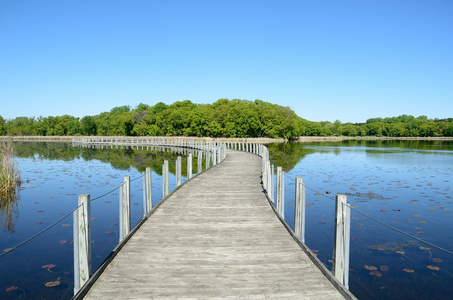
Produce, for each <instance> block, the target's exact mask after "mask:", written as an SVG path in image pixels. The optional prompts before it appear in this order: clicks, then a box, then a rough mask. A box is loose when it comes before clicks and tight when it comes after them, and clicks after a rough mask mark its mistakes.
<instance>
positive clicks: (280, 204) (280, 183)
mask: <svg viewBox="0 0 453 300" xmlns="http://www.w3.org/2000/svg"><path fill="white" fill-rule="evenodd" d="M277 212H278V213H279V214H280V216H281V217H282V219H285V182H284V179H283V169H282V167H277Z"/></svg>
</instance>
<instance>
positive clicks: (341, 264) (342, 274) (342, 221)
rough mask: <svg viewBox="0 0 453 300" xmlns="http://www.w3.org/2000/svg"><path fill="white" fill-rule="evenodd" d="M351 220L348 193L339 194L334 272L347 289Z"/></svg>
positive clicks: (336, 207)
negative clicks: (347, 200) (347, 199)
mask: <svg viewBox="0 0 453 300" xmlns="http://www.w3.org/2000/svg"><path fill="white" fill-rule="evenodd" d="M350 222H351V209H350V207H349V206H348V205H347V202H346V195H341V194H338V195H337V196H336V204H335V240H334V246H333V249H334V250H333V251H334V253H333V258H334V264H333V274H334V276H335V278H337V279H338V281H340V282H341V283H342V284H343V285H344V286H345V287H346V288H347V289H349V246H350V229H351V225H350Z"/></svg>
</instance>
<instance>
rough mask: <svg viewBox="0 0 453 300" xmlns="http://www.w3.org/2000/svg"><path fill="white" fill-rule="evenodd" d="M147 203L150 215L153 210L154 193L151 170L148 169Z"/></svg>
mask: <svg viewBox="0 0 453 300" xmlns="http://www.w3.org/2000/svg"><path fill="white" fill-rule="evenodd" d="M145 177H146V203H147V205H146V206H147V211H146V214H148V213H149V212H150V211H151V209H152V208H153V192H152V185H151V168H150V167H146V176H145Z"/></svg>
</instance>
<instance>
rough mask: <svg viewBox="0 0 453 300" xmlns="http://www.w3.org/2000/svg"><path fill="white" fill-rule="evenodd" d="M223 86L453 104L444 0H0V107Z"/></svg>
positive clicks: (279, 95)
mask: <svg viewBox="0 0 453 300" xmlns="http://www.w3.org/2000/svg"><path fill="white" fill-rule="evenodd" d="M220 98H228V99H234V98H237V99H246V100H255V99H260V100H263V101H267V102H271V103H276V104H280V105H283V106H288V107H290V108H291V109H293V110H294V111H295V112H296V113H297V114H298V115H299V116H301V117H303V118H305V119H308V120H311V121H331V122H333V121H335V120H337V119H338V120H340V121H341V122H343V123H345V122H365V121H366V119H368V118H373V117H391V116H398V115H401V114H408V115H414V116H419V115H426V116H428V118H446V117H453V1H452V0H366V1H365V0H330V1H329V0H325V1H324V0H273V1H268V0H142V1H140V0H127V1H126V0H122V1H116V0H67V1H61V0H39V1H36V0H0V115H1V116H3V117H4V118H5V119H12V118H15V117H19V116H27V117H33V116H34V117H39V116H43V117H47V116H61V115H64V114H69V115H72V116H75V117H83V116H86V115H97V114H99V113H101V112H104V111H110V109H112V108H113V107H116V106H122V105H129V106H131V107H132V108H134V107H135V106H137V105H138V104H140V103H146V104H148V105H154V104H155V103H157V102H164V103H167V104H171V103H173V102H175V101H182V100H191V101H192V102H194V103H200V104H201V103H213V102H215V101H217V100H218V99H220Z"/></svg>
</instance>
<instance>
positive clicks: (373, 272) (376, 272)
mask: <svg viewBox="0 0 453 300" xmlns="http://www.w3.org/2000/svg"><path fill="white" fill-rule="evenodd" d="M370 275H371V276H376V277H381V276H382V273H381V272H379V271H371V272H370Z"/></svg>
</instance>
